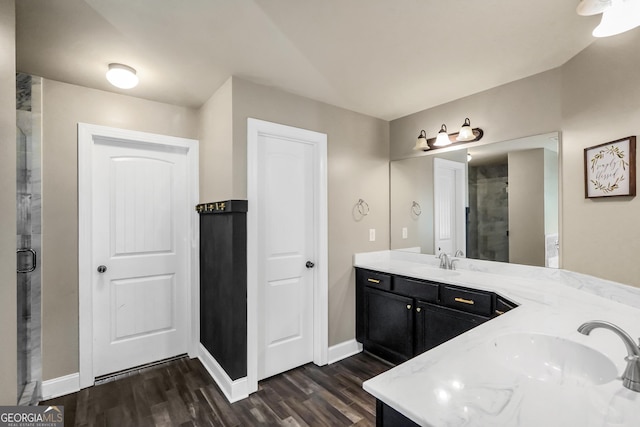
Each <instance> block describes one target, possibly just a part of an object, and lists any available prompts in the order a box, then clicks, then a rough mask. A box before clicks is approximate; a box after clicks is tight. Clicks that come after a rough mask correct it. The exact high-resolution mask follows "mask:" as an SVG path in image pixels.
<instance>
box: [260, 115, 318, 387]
mask: <svg viewBox="0 0 640 427" xmlns="http://www.w3.org/2000/svg"><path fill="white" fill-rule="evenodd" d="M261 136H276V137H278V138H281V139H282V138H284V139H291V140H294V141H305V143H308V144H312V145H313V146H314V158H315V161H314V168H315V170H314V181H315V183H316V188H317V190H318V191H317V196H316V200H315V201H314V205H315V207H316V209H315V210H316V216H315V218H314V219H315V230H316V236H315V242H316V248H315V253H316V254H317V257H318V258H317V262H316V268H315V274H316V276H315V286H314V289H313V310H314V316H313V362H314V363H315V364H316V365H326V364H327V352H328V316H329V315H328V305H329V301H328V300H329V299H328V281H329V277H328V275H329V269H328V258H329V256H328V225H327V224H328V217H327V215H328V214H327V212H328V210H327V209H328V206H327V135H326V134H323V133H319V132H314V131H310V130H305V129H299V128H294V127H291V126H285V125H281V124H277V123H271V122H266V121H262V120H257V119H252V118H249V119H248V120H247V195H248V201H249V209H248V212H247V386H248V392H249V393H253V392H255V391H257V390H258V351H259V349H258V346H259V344H258V340H259V337H258V315H257V313H258V307H257V305H258V283H259V280H260V278H259V271H258V270H259V269H258V263H259V242H258V218H259V217H260V212H258V203H257V200H258V197H259V194H258V173H257V171H258V167H257V166H258V164H259V163H258V162H259V161H260V159H259V156H258V143H259V138H260V137H261Z"/></svg>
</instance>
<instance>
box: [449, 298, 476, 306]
mask: <svg viewBox="0 0 640 427" xmlns="http://www.w3.org/2000/svg"><path fill="white" fill-rule="evenodd" d="M453 300H454V301H455V302H461V303H463V304H469V305H473V304H475V302H474V301H473V300H472V299H464V298H454V299H453Z"/></svg>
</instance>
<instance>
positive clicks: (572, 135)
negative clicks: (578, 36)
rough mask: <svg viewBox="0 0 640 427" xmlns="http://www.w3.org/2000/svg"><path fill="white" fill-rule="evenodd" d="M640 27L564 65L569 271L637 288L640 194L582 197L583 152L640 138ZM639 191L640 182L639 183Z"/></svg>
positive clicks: (597, 44)
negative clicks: (610, 142)
mask: <svg viewBox="0 0 640 427" xmlns="http://www.w3.org/2000/svg"><path fill="white" fill-rule="evenodd" d="M638 46H640V28H636V29H635V30H632V31H630V32H628V33H625V34H621V35H618V36H615V37H609V38H603V39H598V40H596V41H595V42H594V43H593V44H592V45H591V46H589V47H588V48H587V49H585V50H584V51H582V52H581V53H580V54H579V55H577V56H576V57H574V58H573V59H572V60H570V61H569V62H568V63H567V64H565V65H564V66H563V67H562V101H563V102H562V160H561V162H562V195H561V200H562V209H563V218H564V220H563V222H562V234H561V237H562V241H561V245H564V247H563V249H562V256H563V266H564V268H567V269H569V270H574V271H579V272H581V273H586V274H592V275H594V276H598V277H603V278H606V279H610V280H615V281H619V282H622V283H628V284H631V285H635V286H640V263H639V262H638V254H640V225H639V224H640V222H639V218H640V197H635V198H625V197H614V198H607V199H606V200H604V199H599V200H598V199H585V198H584V160H583V156H584V151H583V150H584V149H585V148H587V147H591V146H594V145H598V144H602V143H605V142H608V141H613V140H616V139H620V138H624V137H626V136H630V135H640V71H639V70H640V55H638ZM639 188H640V187H639Z"/></svg>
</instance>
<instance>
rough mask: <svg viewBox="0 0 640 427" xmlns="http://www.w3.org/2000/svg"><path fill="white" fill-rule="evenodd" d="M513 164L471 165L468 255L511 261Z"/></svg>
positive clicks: (475, 257)
mask: <svg viewBox="0 0 640 427" xmlns="http://www.w3.org/2000/svg"><path fill="white" fill-rule="evenodd" d="M508 179H509V167H508V165H507V164H506V163H504V164H497V165H481V166H475V167H472V166H469V213H468V216H467V234H468V236H467V257H469V258H473V259H482V260H490V261H501V262H509V234H508V232H509V191H508V186H509V183H508Z"/></svg>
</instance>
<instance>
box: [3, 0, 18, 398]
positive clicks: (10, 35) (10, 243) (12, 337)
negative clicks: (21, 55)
mask: <svg viewBox="0 0 640 427" xmlns="http://www.w3.org/2000/svg"><path fill="white" fill-rule="evenodd" d="M15 34H16V31H15V1H14V0H5V1H2V2H0V141H2V142H1V143H0V188H1V189H2V191H0V278H2V279H1V280H0V283H1V284H0V342H1V343H2V351H0V405H15V404H16V401H17V396H16V395H17V378H16V372H17V364H16V354H17V349H16V330H17V325H16V255H15V254H16V63H15V57H16V51H15V40H16V37H15Z"/></svg>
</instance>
